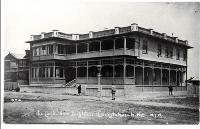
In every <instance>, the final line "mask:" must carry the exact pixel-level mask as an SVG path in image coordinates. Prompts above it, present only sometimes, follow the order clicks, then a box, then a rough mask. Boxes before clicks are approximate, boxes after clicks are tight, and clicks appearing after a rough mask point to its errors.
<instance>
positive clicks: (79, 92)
mask: <svg viewBox="0 0 200 129" xmlns="http://www.w3.org/2000/svg"><path fill="white" fill-rule="evenodd" d="M77 89H78V95H81V85H79V86H78V87H77Z"/></svg>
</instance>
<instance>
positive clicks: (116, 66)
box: [27, 23, 191, 90]
mask: <svg viewBox="0 0 200 129" xmlns="http://www.w3.org/2000/svg"><path fill="white" fill-rule="evenodd" d="M27 43H29V44H30V51H31V56H30V78H29V79H30V84H31V85H38V84H67V83H70V82H74V83H78V84H84V85H87V86H90V85H91V86H94V85H97V84H98V78H97V74H98V69H97V65H101V66H102V68H101V78H100V84H101V85H105V86H108V85H116V86H117V87H122V88H124V86H131V87H138V88H139V89H141V90H144V89H145V88H147V89H148V88H152V87H154V88H158V89H159V88H160V87H168V86H169V85H172V86H176V87H186V84H185V80H187V50H188V49H189V48H191V47H190V46H189V45H188V42H187V41H184V40H180V39H178V38H177V37H171V36H168V35H166V34H165V33H158V32H156V31H153V30H152V29H146V28H142V27H140V26H138V25H137V24H135V23H134V24H131V25H130V26H127V27H115V28H114V29H109V30H103V31H98V32H92V31H91V32H89V33H88V34H65V33H62V32H59V31H58V30H53V31H52V32H49V33H41V34H40V35H32V36H31V40H30V41H27Z"/></svg>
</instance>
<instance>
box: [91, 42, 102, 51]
mask: <svg viewBox="0 0 200 129" xmlns="http://www.w3.org/2000/svg"><path fill="white" fill-rule="evenodd" d="M99 50H100V43H99V42H91V43H90V44H89V51H99Z"/></svg>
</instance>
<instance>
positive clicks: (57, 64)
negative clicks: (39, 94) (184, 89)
mask: <svg viewBox="0 0 200 129" xmlns="http://www.w3.org/2000/svg"><path fill="white" fill-rule="evenodd" d="M97 65H101V77H100V84H101V85H135V86H137V87H156V86H159V87H160V86H161V87H162V86H169V85H172V86H185V81H184V80H186V74H187V73H186V67H183V66H178V65H173V64H166V63H161V62H151V61H145V60H139V59H136V58H133V57H112V58H97V59H88V60H87V59H86V60H74V61H46V62H33V63H32V65H31V70H30V71H31V72H30V74H31V76H30V80H31V81H30V82H31V84H52V83H53V84H66V83H69V82H71V81H75V82H76V83H80V84H88V85H90V84H91V85H97V84H98V78H97V74H98V73H99V70H98V68H97Z"/></svg>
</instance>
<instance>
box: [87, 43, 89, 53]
mask: <svg viewBox="0 0 200 129" xmlns="http://www.w3.org/2000/svg"><path fill="white" fill-rule="evenodd" d="M87 53H89V43H87Z"/></svg>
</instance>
